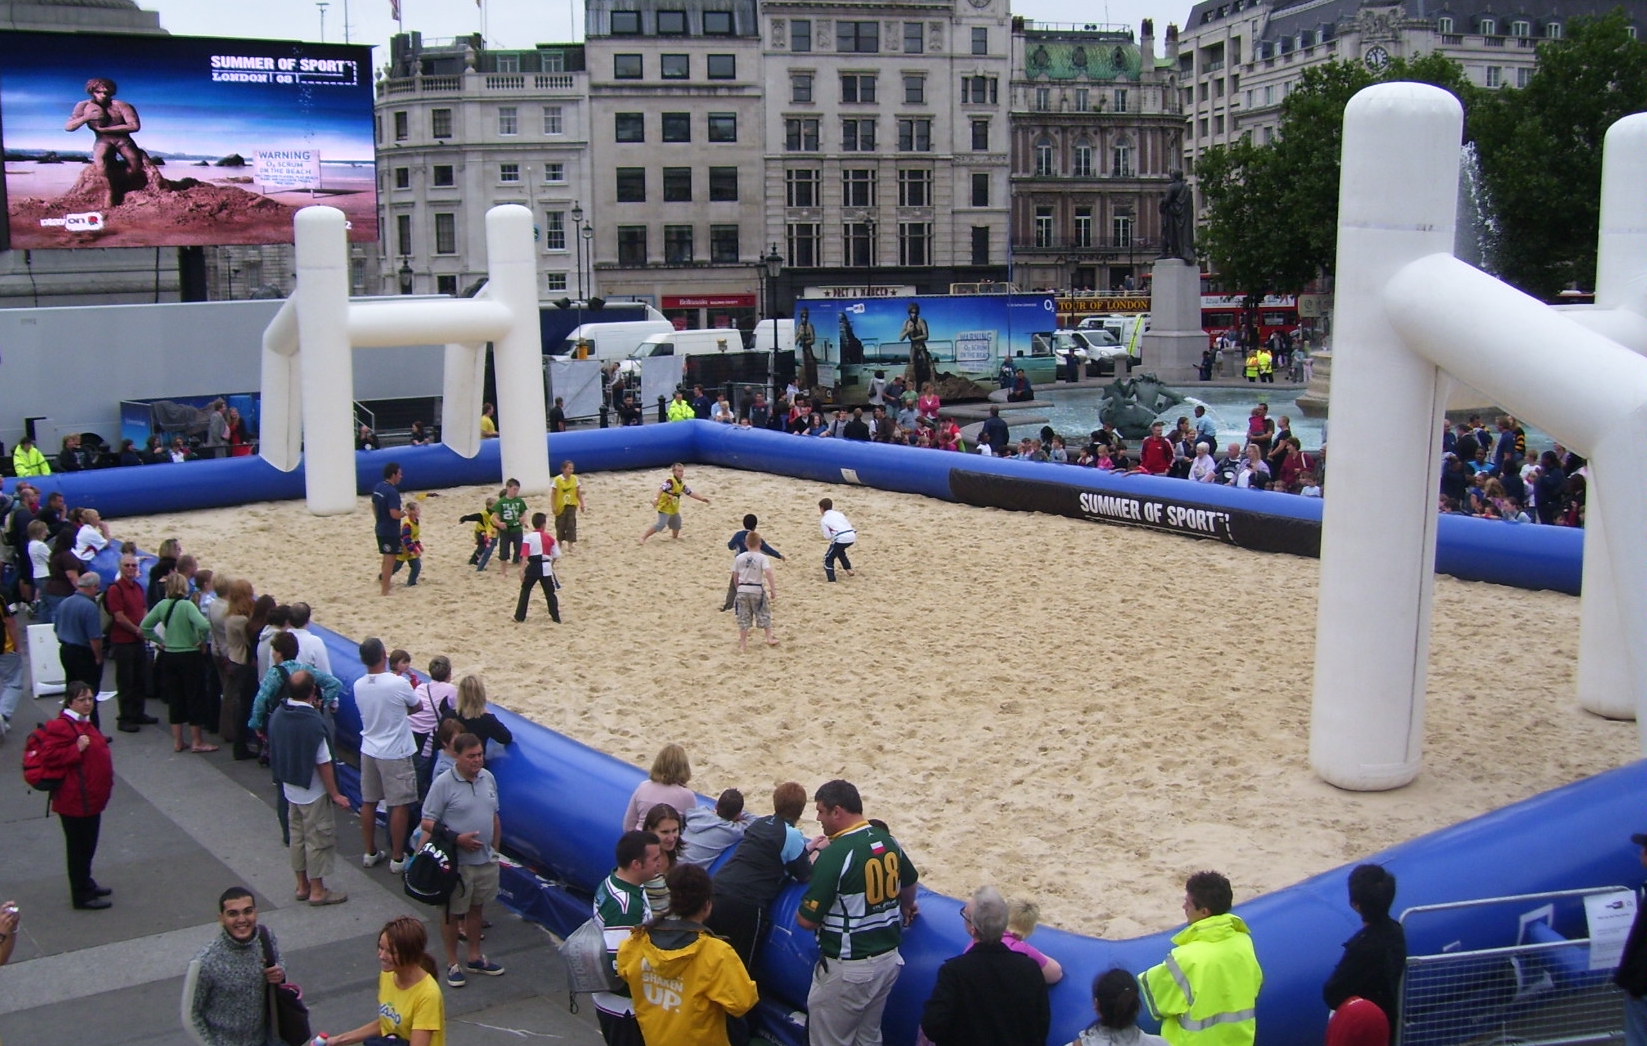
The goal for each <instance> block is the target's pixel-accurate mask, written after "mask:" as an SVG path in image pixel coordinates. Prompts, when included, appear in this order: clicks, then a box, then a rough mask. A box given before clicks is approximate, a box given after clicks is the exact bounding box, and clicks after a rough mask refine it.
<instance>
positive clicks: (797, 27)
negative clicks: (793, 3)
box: [789, 18, 812, 51]
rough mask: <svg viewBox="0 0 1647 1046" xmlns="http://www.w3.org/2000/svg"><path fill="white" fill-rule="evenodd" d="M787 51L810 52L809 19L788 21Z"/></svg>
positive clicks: (810, 21) (810, 34) (810, 30)
mask: <svg viewBox="0 0 1647 1046" xmlns="http://www.w3.org/2000/svg"><path fill="white" fill-rule="evenodd" d="M789 49H790V50H791V51H810V50H812V20H811V19H810V18H791V19H790V20H789Z"/></svg>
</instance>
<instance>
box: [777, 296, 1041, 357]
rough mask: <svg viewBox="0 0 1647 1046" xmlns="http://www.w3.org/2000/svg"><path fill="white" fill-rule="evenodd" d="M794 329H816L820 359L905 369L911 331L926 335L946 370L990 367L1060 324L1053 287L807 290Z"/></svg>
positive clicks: (1031, 348) (1029, 351)
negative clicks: (888, 292) (851, 294)
mask: <svg viewBox="0 0 1647 1046" xmlns="http://www.w3.org/2000/svg"><path fill="white" fill-rule="evenodd" d="M795 318H796V320H795V322H796V333H797V337H799V336H800V332H801V331H802V330H803V325H805V324H810V325H811V329H812V331H813V332H814V338H815V340H814V342H813V345H814V348H813V351H814V352H815V353H816V354H817V357H818V359H819V360H820V361H821V362H823V363H826V364H828V363H833V364H840V365H842V366H843V367H853V366H864V367H870V368H881V369H885V368H898V369H901V368H902V367H903V366H904V365H905V364H906V363H908V362H909V354H910V343H911V340H912V339H916V338H923V337H924V339H925V343H926V349H927V351H928V352H929V353H931V354H932V358H933V360H934V361H935V362H936V363H938V364H940V365H942V368H943V369H944V370H946V371H951V370H952V371H955V372H957V373H961V374H986V375H993V374H994V373H995V371H996V368H997V367H998V366H999V365H1000V362H999V361H1000V360H1001V358H1002V357H1004V356H1016V355H1018V354H1019V353H1023V354H1024V355H1031V354H1032V353H1033V352H1034V345H1033V339H1032V335H1034V334H1036V333H1043V332H1048V331H1053V330H1056V329H1057V327H1058V313H1057V310H1056V308H1055V306H1054V304H1053V297H1052V295H1050V294H961V295H928V296H922V297H914V298H802V299H800V300H799V301H797V302H796V303H795Z"/></svg>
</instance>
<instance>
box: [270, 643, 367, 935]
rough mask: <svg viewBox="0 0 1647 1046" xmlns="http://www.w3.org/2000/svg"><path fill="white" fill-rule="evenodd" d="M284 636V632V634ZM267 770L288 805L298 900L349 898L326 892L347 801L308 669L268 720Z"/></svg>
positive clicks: (317, 902)
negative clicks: (340, 816) (339, 816)
mask: <svg viewBox="0 0 1647 1046" xmlns="http://www.w3.org/2000/svg"><path fill="white" fill-rule="evenodd" d="M282 634H283V635H284V633H282ZM269 765H270V766H271V767H272V768H273V769H274V776H275V780H276V781H278V782H279V783H280V787H281V791H282V794H283V797H284V798H285V800H286V803H287V809H288V818H289V822H288V823H289V825H290V833H291V842H290V844H289V845H290V848H291V857H292V871H293V872H294V873H296V875H297V894H296V897H297V900H299V901H308V902H309V904H310V905H312V906H314V907H316V908H319V907H322V906H324V905H329V904H342V903H343V902H344V901H347V900H348V899H349V895H348V894H346V893H344V892H343V891H341V890H338V889H336V888H332V889H328V888H327V887H326V877H327V876H328V875H330V874H331V871H332V858H333V856H334V854H335V853H336V851H337V811H336V810H334V809H333V807H334V806H336V807H342V808H343V809H344V810H348V809H349V808H350V807H349V800H348V799H347V798H346V797H345V796H344V795H343V793H342V792H340V791H338V790H337V774H336V771H335V769H334V759H333V753H332V731H331V728H330V727H329V726H328V725H327V723H326V720H325V718H324V717H322V716H321V714H320V690H319V688H318V687H316V686H315V678H314V676H313V675H311V674H310V670H309V669H307V668H299V669H297V670H296V671H294V672H292V675H291V679H290V681H289V682H288V684H287V687H286V698H285V700H283V701H282V702H281V703H280V705H279V707H277V708H276V709H275V710H274V713H273V714H272V715H271V716H270V717H269Z"/></svg>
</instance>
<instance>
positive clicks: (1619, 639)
mask: <svg viewBox="0 0 1647 1046" xmlns="http://www.w3.org/2000/svg"><path fill="white" fill-rule="evenodd" d="M1643 185H1647V113H1636V114H1635V115H1633V116H1626V117H1625V118H1624V119H1622V120H1620V121H1618V122H1617V123H1615V124H1613V126H1612V127H1610V128H1608V129H1607V139H1606V144H1605V146H1604V151H1603V154H1602V165H1601V228H1600V236H1599V238H1598V240H1597V242H1596V304H1595V307H1596V308H1597V309H1616V310H1619V311H1629V312H1635V313H1638V314H1639V313H1641V312H1642V311H1643V310H1644V309H1647V206H1644V205H1643V202H1642V200H1641V187H1642V186H1643ZM1627 347H1628V348H1631V349H1634V350H1635V351H1636V352H1643V351H1644V350H1647V346H1642V345H1639V344H1635V345H1628V346H1627ZM1601 467H1602V465H1601V464H1598V463H1597V462H1595V461H1592V462H1591V464H1590V468H1591V478H1592V482H1591V483H1590V485H1589V488H1588V490H1587V501H1586V506H1585V507H1586V514H1585V521H1584V602H1583V620H1582V622H1581V624H1580V627H1579V634H1578V701H1579V704H1580V705H1581V706H1582V707H1583V708H1584V709H1585V710H1586V711H1588V712H1593V713H1595V714H1596V715H1600V716H1606V717H1607V718H1608V719H1630V718H1633V717H1635V716H1636V702H1637V701H1638V700H1640V699H1641V695H1638V694H1635V693H1633V692H1632V690H1631V686H1630V677H1631V670H1630V663H1629V661H1630V659H1629V657H1628V656H1627V655H1628V651H1629V648H1630V644H1629V637H1628V636H1627V635H1626V634H1625V620H1626V618H1625V616H1624V615H1623V614H1621V613H1619V612H1618V610H1617V607H1618V597H1619V594H1620V593H1619V591H1618V588H1617V585H1618V578H1617V576H1616V572H1615V570H1614V565H1615V564H1614V562H1613V557H1612V555H1611V554H1610V553H1609V551H1608V547H1607V545H1608V542H1607V521H1606V519H1605V518H1604V515H1603V513H1602V512H1601V510H1600V501H1601V500H1602V499H1603V498H1604V497H1605V496H1606V495H1605V493H1604V492H1602V491H1601V490H1599V489H1598V488H1599V487H1600V486H1601V484H1600V483H1596V482H1594V481H1593V480H1594V479H1595V478H1596V477H1595V473H1596V472H1597V471H1599V469H1600V468H1601ZM1626 468H1628V469H1629V470H1630V472H1631V473H1632V474H1630V475H1626V476H1618V477H1612V478H1613V480H1614V481H1615V482H1618V481H1622V482H1625V483H1629V482H1635V481H1638V479H1639V477H1638V476H1636V475H1634V474H1633V473H1635V472H1636V467H1635V466H1634V465H1631V464H1627V465H1626ZM1637 554H1639V550H1638V552H1637ZM1644 736H1647V735H1644Z"/></svg>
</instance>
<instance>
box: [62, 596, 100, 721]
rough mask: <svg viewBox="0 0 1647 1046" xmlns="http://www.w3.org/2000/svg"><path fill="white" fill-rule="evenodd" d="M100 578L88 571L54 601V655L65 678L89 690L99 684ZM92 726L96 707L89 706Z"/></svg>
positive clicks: (95, 718)
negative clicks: (60, 599)
mask: <svg viewBox="0 0 1647 1046" xmlns="http://www.w3.org/2000/svg"><path fill="white" fill-rule="evenodd" d="M102 587H103V580H102V579H101V578H99V577H98V576H97V575H96V574H94V573H92V572H91V571H89V570H88V571H86V573H84V574H81V575H80V580H79V581H76V582H75V583H74V594H73V595H71V596H69V598H67V599H65V600H63V602H61V603H59V604H58V605H57V609H56V610H55V611H54V612H53V613H52V627H53V629H55V631H56V632H57V642H58V647H57V658H58V660H59V661H61V662H62V663H63V679H64V680H65V681H73V680H76V679H78V680H80V681H81V682H82V683H85V684H86V685H87V686H88V687H90V688H91V692H92V693H93V694H95V693H97V691H98V690H100V689H102V686H103V615H102V613H101V612H100V611H99V610H98V609H97V591H98V589H100V588H102ZM91 721H92V725H93V726H101V725H102V724H101V723H99V722H98V718H97V709H96V707H95V706H94V707H93V708H92V710H91Z"/></svg>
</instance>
